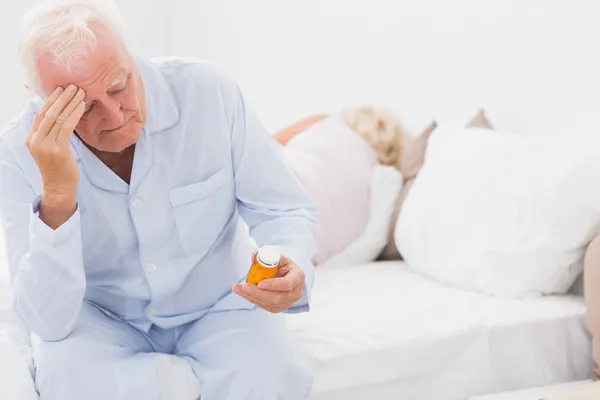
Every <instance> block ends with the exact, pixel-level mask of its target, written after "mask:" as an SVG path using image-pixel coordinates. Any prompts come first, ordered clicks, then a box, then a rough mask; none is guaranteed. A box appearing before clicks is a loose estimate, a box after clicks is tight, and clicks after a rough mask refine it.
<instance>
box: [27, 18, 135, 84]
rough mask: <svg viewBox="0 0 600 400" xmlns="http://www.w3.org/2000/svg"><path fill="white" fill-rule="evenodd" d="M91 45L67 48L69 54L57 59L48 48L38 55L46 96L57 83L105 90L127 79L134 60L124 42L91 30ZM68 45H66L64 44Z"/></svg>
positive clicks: (106, 32) (101, 30) (97, 29)
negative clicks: (92, 42)
mask: <svg viewBox="0 0 600 400" xmlns="http://www.w3.org/2000/svg"><path fill="white" fill-rule="evenodd" d="M94 33H95V34H96V43H95V45H94V46H93V48H81V47H80V48H77V47H76V46H74V47H73V48H72V49H69V57H68V58H67V59H66V62H65V60H61V61H57V60H56V59H55V56H54V53H53V52H51V51H45V52H40V53H39V54H38V61H37V69H38V73H39V80H40V84H41V90H42V91H43V92H44V93H43V94H44V95H48V94H50V93H52V91H54V89H55V88H56V87H58V86H62V87H66V86H68V85H69V84H75V85H77V86H78V87H81V88H83V89H84V90H85V91H86V92H94V91H106V90H110V89H111V88H114V87H116V86H118V85H122V84H123V83H124V82H125V81H126V80H127V77H128V75H129V73H130V71H131V69H132V68H134V65H133V59H132V57H131V55H130V53H129V52H128V50H127V48H126V47H125V45H124V44H123V42H122V41H121V40H120V39H119V38H117V37H116V36H114V35H113V34H112V33H111V32H110V31H108V30H106V29H100V28H96V29H94ZM67 46H69V44H65V47H67Z"/></svg>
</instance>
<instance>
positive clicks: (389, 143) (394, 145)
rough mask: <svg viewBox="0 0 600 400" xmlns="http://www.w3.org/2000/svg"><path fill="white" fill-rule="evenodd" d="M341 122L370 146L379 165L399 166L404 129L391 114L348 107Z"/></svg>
mask: <svg viewBox="0 0 600 400" xmlns="http://www.w3.org/2000/svg"><path fill="white" fill-rule="evenodd" d="M342 120H343V121H344V122H345V123H346V124H347V125H348V126H349V127H350V128H352V129H353V130H354V131H355V132H356V133H358V134H359V135H360V136H361V137H362V138H363V139H365V140H366V141H367V143H369V144H370V145H371V147H372V148H373V149H374V150H375V152H376V153H377V157H378V159H379V163H380V164H384V165H393V166H397V165H398V164H399V162H400V155H401V154H402V147H403V139H402V138H403V136H404V134H403V132H404V129H403V126H402V123H401V121H400V119H399V118H397V117H396V116H395V115H394V114H393V113H392V112H390V111H387V110H383V109H378V108H375V107H373V106H361V107H349V108H346V109H345V110H343V111H342Z"/></svg>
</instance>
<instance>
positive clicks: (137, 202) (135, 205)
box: [133, 198, 144, 210]
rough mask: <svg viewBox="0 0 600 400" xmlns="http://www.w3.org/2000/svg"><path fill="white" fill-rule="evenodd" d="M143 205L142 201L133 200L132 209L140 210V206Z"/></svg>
mask: <svg viewBox="0 0 600 400" xmlns="http://www.w3.org/2000/svg"><path fill="white" fill-rule="evenodd" d="M143 205H144V202H143V201H142V199H139V198H138V199H135V200H134V201H133V208H135V209H136V210H139V209H140V208H142V206H143Z"/></svg>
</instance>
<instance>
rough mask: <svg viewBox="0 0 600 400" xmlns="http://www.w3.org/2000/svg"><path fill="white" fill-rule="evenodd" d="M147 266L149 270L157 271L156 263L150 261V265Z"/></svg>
mask: <svg viewBox="0 0 600 400" xmlns="http://www.w3.org/2000/svg"><path fill="white" fill-rule="evenodd" d="M146 268H147V269H148V272H154V271H156V264H154V263H148V265H146Z"/></svg>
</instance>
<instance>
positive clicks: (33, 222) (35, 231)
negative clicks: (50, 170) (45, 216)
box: [29, 195, 80, 247]
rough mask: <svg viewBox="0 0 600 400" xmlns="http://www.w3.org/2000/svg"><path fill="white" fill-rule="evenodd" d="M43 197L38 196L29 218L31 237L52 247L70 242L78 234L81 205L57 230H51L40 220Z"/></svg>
mask: <svg viewBox="0 0 600 400" xmlns="http://www.w3.org/2000/svg"><path fill="white" fill-rule="evenodd" d="M41 201H42V196H41V195H40V196H38V197H36V198H35V200H34V201H33V205H32V207H31V214H30V216H29V232H30V237H31V238H32V239H33V238H35V239H37V240H40V241H42V242H43V243H44V244H47V245H49V246H52V247H57V246H60V245H61V244H62V243H64V242H66V241H68V240H69V239H71V238H72V237H73V235H74V234H75V233H76V232H77V230H78V229H79V226H80V215H79V205H77V208H76V209H75V212H74V213H73V215H72V216H71V217H70V218H69V219H68V220H67V221H66V222H65V223H64V224H62V225H61V226H59V227H58V228H57V229H56V230H54V229H52V228H50V227H49V226H48V225H46V223H44V221H42V220H41V219H40V216H39V214H40V204H41Z"/></svg>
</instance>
